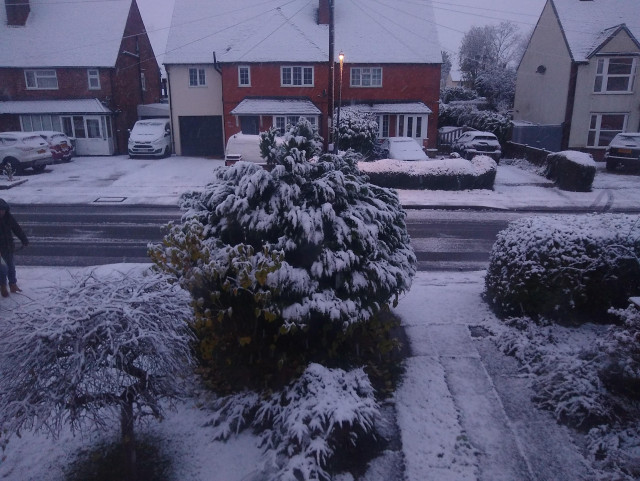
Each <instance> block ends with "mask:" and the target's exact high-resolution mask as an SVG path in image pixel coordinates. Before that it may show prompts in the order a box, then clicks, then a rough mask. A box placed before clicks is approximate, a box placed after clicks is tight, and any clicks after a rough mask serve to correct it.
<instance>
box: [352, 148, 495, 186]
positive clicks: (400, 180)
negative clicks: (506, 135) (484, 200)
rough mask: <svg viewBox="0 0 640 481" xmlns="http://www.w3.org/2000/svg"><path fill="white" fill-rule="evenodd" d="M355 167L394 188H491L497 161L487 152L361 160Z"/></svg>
mask: <svg viewBox="0 0 640 481" xmlns="http://www.w3.org/2000/svg"><path fill="white" fill-rule="evenodd" d="M358 168H359V169H360V170H361V171H362V172H366V173H367V174H368V175H369V179H370V181H371V182H372V183H373V184H376V185H379V186H382V187H390V188H395V189H430V190H467V189H493V184H494V182H495V180H496V172H497V168H498V166H497V164H496V162H495V160H493V159H492V158H491V157H488V156H486V155H479V156H476V157H474V158H473V159H472V160H471V161H469V160H466V159H461V158H448V159H435V160H425V161H417V162H410V161H402V160H393V159H383V160H377V161H375V162H360V163H358Z"/></svg>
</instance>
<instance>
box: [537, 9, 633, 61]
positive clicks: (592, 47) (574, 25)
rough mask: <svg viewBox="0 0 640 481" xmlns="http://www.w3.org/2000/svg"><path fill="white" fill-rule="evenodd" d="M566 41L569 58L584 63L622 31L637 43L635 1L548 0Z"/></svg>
mask: <svg viewBox="0 0 640 481" xmlns="http://www.w3.org/2000/svg"><path fill="white" fill-rule="evenodd" d="M550 1H551V2H552V4H553V7H554V10H555V12H556V15H557V17H558V20H559V21H560V26H561V28H562V31H563V33H564V35H565V38H566V39H567V46H568V48H569V52H570V53H571V57H572V58H573V60H574V61H576V62H584V61H586V60H587V59H588V58H589V57H590V56H591V55H592V54H593V53H594V52H595V51H596V50H597V49H599V48H600V47H601V46H602V45H603V43H604V42H606V41H607V40H608V39H610V38H611V36H612V35H613V34H615V33H618V32H619V31H620V30H621V29H623V28H625V29H626V31H627V32H628V33H629V34H630V35H631V37H632V38H633V39H634V40H635V42H636V44H638V43H639V41H640V1H639V0H550Z"/></svg>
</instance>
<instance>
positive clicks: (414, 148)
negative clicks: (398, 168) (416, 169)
mask: <svg viewBox="0 0 640 481" xmlns="http://www.w3.org/2000/svg"><path fill="white" fill-rule="evenodd" d="M381 148H382V149H383V150H386V151H388V154H387V156H388V157H389V158H390V159H396V160H412V161H415V160H427V154H425V153H424V150H422V149H421V148H420V145H419V144H418V142H416V141H415V140H414V139H412V138H411V137H389V138H388V139H384V140H383V141H382V143H381Z"/></svg>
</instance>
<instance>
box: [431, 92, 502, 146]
mask: <svg viewBox="0 0 640 481" xmlns="http://www.w3.org/2000/svg"><path fill="white" fill-rule="evenodd" d="M445 126H452V127H463V126H467V127H471V128H472V129H476V130H481V131H484V132H492V133H493V134H495V136H496V137H498V140H499V141H500V143H501V144H503V143H504V142H506V141H507V140H508V137H509V132H510V129H511V119H510V118H509V117H507V116H505V115H502V114H499V113H497V112H493V111H491V110H478V108H477V107H476V106H475V105H472V104H454V105H452V104H445V103H442V102H440V109H439V113H438V127H445Z"/></svg>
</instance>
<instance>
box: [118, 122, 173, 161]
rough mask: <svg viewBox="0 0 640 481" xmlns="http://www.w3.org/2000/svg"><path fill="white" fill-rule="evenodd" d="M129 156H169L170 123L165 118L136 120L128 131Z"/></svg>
mask: <svg viewBox="0 0 640 481" xmlns="http://www.w3.org/2000/svg"><path fill="white" fill-rule="evenodd" d="M128 150H129V157H135V156H149V157H169V156H170V155H171V123H170V122H169V120H165V119H149V120H138V121H137V122H136V123H135V124H134V126H133V129H131V131H130V132H129V144H128Z"/></svg>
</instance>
